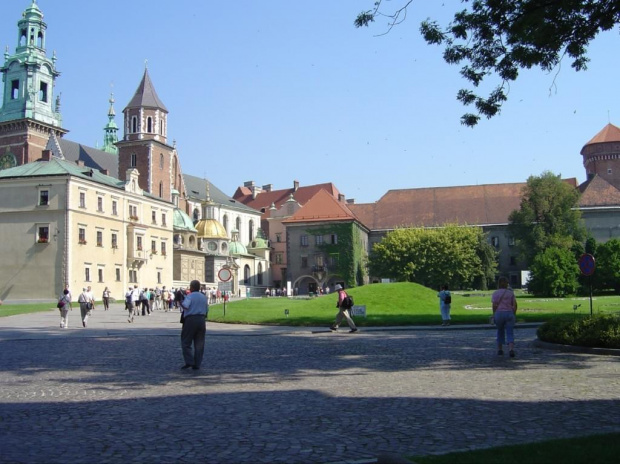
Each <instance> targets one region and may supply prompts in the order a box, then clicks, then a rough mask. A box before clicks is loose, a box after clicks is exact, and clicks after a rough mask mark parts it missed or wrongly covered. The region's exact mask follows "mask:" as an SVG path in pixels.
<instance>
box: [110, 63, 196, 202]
mask: <svg viewBox="0 0 620 464" xmlns="http://www.w3.org/2000/svg"><path fill="white" fill-rule="evenodd" d="M123 114H124V123H123V125H124V130H125V134H124V138H123V140H122V141H120V142H118V143H117V144H116V146H117V147H118V154H119V161H118V172H119V176H120V178H121V179H123V176H124V175H125V174H124V173H126V172H127V169H129V168H137V169H138V172H139V173H140V187H141V188H142V189H143V190H146V191H147V192H149V193H151V194H152V195H154V196H157V197H160V198H163V199H164V200H167V201H171V202H172V201H173V200H174V201H175V202H181V204H178V205H177V206H178V207H179V208H181V209H182V210H183V211H185V212H187V211H186V209H187V205H186V204H185V203H186V201H185V198H186V194H185V187H184V185H183V178H182V172H181V165H180V163H179V157H178V155H177V151H176V148H175V147H174V146H171V145H169V144H168V110H167V109H166V107H165V106H164V104H163V103H162V101H161V100H160V99H159V97H158V96H157V92H156V91H155V87H154V86H153V83H152V82H151V78H150V76H149V73H148V70H147V69H145V70H144V75H143V76H142V80H141V81H140V85H138V88H137V90H136V93H135V94H134V96H133V98H132V99H131V101H130V102H129V103H128V104H127V107H126V108H125V109H124V110H123ZM173 194H174V195H173Z"/></svg>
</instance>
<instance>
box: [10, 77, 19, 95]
mask: <svg viewBox="0 0 620 464" xmlns="http://www.w3.org/2000/svg"><path fill="white" fill-rule="evenodd" d="M18 98H19V80H18V79H16V80H14V81H11V100H17V99H18Z"/></svg>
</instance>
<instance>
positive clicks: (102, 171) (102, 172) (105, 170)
mask: <svg viewBox="0 0 620 464" xmlns="http://www.w3.org/2000/svg"><path fill="white" fill-rule="evenodd" d="M99 172H101V174H103V175H104V176H109V175H110V174H108V173H109V171H108V170H107V169H100V170H99Z"/></svg>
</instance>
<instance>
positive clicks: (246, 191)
mask: <svg viewBox="0 0 620 464" xmlns="http://www.w3.org/2000/svg"><path fill="white" fill-rule="evenodd" d="M320 190H325V191H326V192H328V193H329V194H330V195H331V196H332V197H334V198H336V199H337V198H338V195H339V194H340V192H339V191H338V189H337V188H336V186H335V185H334V184H332V183H331V182H329V183H326V184H316V185H309V186H307V187H299V188H298V189H297V190H295V189H294V188H289V189H283V190H272V191H270V192H267V191H264V190H263V191H261V192H260V193H259V194H258V195H257V196H256V198H252V190H251V189H250V188H249V187H239V188H237V191H236V192H235V194H234V195H233V198H234V199H235V200H237V201H239V202H241V203H243V204H244V205H247V206H250V207H251V208H254V209H257V210H259V211H260V210H261V208H265V209H266V210H267V209H269V207H270V206H271V204H272V203H273V204H274V205H275V206H276V208H280V207H281V206H282V205H283V204H284V203H285V202H286V201H287V200H288V199H289V198H290V196H291V194H292V195H293V198H294V199H295V201H297V203H299V204H300V205H304V204H305V203H306V202H307V201H308V200H310V199H311V198H312V197H313V196H314V195H316V194H317V193H318V192H319V191H320Z"/></svg>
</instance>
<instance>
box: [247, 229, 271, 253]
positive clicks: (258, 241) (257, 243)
mask: <svg viewBox="0 0 620 464" xmlns="http://www.w3.org/2000/svg"><path fill="white" fill-rule="evenodd" d="M248 248H250V249H252V248H269V240H267V238H266V237H265V233H264V232H263V229H260V228H259V229H258V230H257V231H256V238H255V239H254V240H252V241H251V242H250V244H249V246H248Z"/></svg>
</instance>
